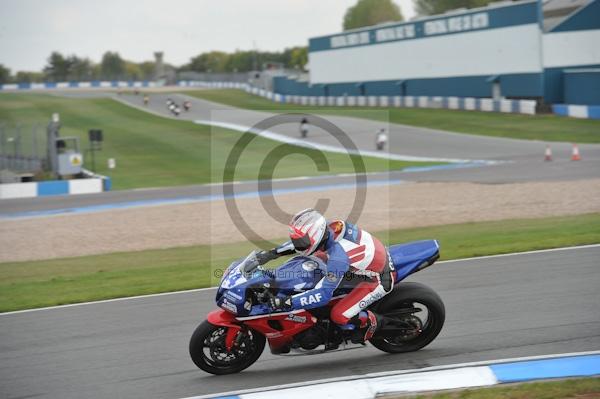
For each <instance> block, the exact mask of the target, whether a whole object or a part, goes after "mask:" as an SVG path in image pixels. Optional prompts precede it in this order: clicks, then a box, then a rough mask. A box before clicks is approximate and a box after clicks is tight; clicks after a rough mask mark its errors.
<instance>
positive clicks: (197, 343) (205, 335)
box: [190, 320, 265, 375]
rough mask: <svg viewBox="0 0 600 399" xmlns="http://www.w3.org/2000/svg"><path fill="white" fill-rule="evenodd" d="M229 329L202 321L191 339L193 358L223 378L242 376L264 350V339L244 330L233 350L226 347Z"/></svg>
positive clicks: (196, 362) (253, 332) (191, 354)
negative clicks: (241, 372)
mask: <svg viewBox="0 0 600 399" xmlns="http://www.w3.org/2000/svg"><path fill="white" fill-rule="evenodd" d="M228 329H229V328H228V327H223V326H215V325H214V324H211V323H209V322H208V321H207V320H205V321H204V322H202V324H200V325H199V326H198V327H197V328H196V330H195V331H194V334H192V338H191V339H190V356H191V357H192V360H193V361H194V363H195V364H196V366H198V367H199V368H201V369H202V370H204V371H206V372H207V373H211V374H216V375H222V374H233V373H239V372H240V371H242V370H244V369H245V368H247V367H249V366H250V365H252V363H254V362H255V361H256V360H257V359H258V358H259V357H260V355H261V353H262V351H263V349H264V348H265V337H264V336H263V335H262V334H259V333H257V332H256V331H253V330H251V329H248V328H246V327H242V329H241V330H240V332H239V333H238V335H237V336H236V338H235V341H234V346H233V348H231V351H228V350H227V347H226V346H225V337H226V336H227V330H228Z"/></svg>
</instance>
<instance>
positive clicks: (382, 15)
mask: <svg viewBox="0 0 600 399" xmlns="http://www.w3.org/2000/svg"><path fill="white" fill-rule="evenodd" d="M432 1H436V0H432ZM402 20H404V17H403V16H402V13H401V12H400V8H398V6H397V5H396V4H395V3H394V2H392V0H358V2H357V3H356V4H355V5H354V6H352V7H350V8H348V10H347V11H346V14H345V15H344V24H343V28H344V30H348V29H355V28H361V27H363V26H370V25H375V24H378V23H382V22H388V21H402Z"/></svg>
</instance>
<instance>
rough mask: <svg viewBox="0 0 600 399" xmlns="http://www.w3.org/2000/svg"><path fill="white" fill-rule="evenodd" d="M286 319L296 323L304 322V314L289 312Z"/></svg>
mask: <svg viewBox="0 0 600 399" xmlns="http://www.w3.org/2000/svg"><path fill="white" fill-rule="evenodd" d="M286 320H289V321H294V322H296V323H306V316H296V315H295V314H290V315H289V316H288V317H287V318H286Z"/></svg>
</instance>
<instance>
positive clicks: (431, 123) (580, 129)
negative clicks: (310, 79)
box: [185, 89, 600, 143]
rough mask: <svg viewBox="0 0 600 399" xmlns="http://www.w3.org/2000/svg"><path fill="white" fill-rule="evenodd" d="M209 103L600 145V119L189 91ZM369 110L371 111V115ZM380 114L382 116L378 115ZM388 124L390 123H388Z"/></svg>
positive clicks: (528, 138)
mask: <svg viewBox="0 0 600 399" xmlns="http://www.w3.org/2000/svg"><path fill="white" fill-rule="evenodd" d="M185 94H188V95H192V96H195V97H198V98H202V99H205V100H209V101H214V102H218V103H222V104H227V105H231V106H234V107H238V108H245V109H253V110H269V111H272V112H278V111H279V112H285V111H289V110H299V109H303V108H304V109H307V110H310V112H315V113H320V114H334V115H335V114H341V115H343V116H344V115H348V110H349V109H355V110H361V114H360V115H357V116H359V117H362V118H368V119H375V120H377V119H379V118H381V110H382V109H383V110H387V111H389V122H391V123H399V124H404V125H411V126H420V127H427V128H432V129H440V130H446V131H451V132H458V133H468V134H476V135H482V136H496V137H510V138H516V139H527V140H543V141H567V142H577V143H600V120H593V119H576V118H566V117H561V116H556V115H518V114H504V113H498V112H474V111H460V110H446V109H420V108H372V107H371V108H369V107H352V108H350V107H343V108H340V107H319V108H318V109H315V107H314V106H302V105H295V104H278V103H274V102H272V101H270V100H267V99H264V98H262V97H258V96H254V95H251V94H248V93H246V92H245V91H241V90H234V89H226V90H198V91H186V92H185ZM369 111H370V112H369ZM377 111H379V113H378V112H377ZM386 122H387V121H386Z"/></svg>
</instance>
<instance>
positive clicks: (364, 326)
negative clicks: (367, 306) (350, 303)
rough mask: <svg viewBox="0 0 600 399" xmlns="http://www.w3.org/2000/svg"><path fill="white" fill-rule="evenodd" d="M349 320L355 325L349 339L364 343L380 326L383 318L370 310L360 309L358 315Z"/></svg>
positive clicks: (356, 342)
mask: <svg viewBox="0 0 600 399" xmlns="http://www.w3.org/2000/svg"><path fill="white" fill-rule="evenodd" d="M351 322H352V323H354V324H355V325H356V329H355V330H354V332H353V334H352V336H351V338H350V340H351V341H352V343H354V344H364V343H365V342H367V341H368V340H370V339H371V338H372V337H373V334H375V332H376V331H377V330H378V329H380V328H381V326H382V324H383V318H382V317H379V316H377V315H376V314H375V313H373V312H371V311H370V310H366V311H364V310H363V311H361V312H360V313H359V314H358V315H356V316H354V317H353V318H352V319H351Z"/></svg>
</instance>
